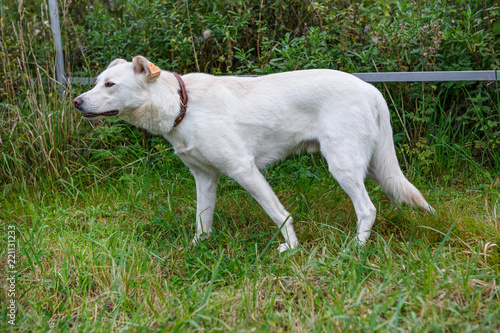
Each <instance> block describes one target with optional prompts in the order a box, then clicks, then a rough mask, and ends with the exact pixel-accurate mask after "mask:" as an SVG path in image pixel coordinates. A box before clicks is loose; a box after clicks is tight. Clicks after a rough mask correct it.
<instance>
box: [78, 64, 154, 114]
mask: <svg viewBox="0 0 500 333" xmlns="http://www.w3.org/2000/svg"><path fill="white" fill-rule="evenodd" d="M160 75H161V70H160V68H158V67H157V66H155V65H154V64H153V63H151V62H149V61H148V60H147V59H146V58H144V57H142V56H137V57H134V59H133V60H132V62H126V61H125V60H123V59H116V60H113V61H112V62H111V63H110V64H109V66H108V68H106V70H105V71H104V72H102V73H101V74H100V75H99V76H98V77H97V80H96V83H95V86H94V88H92V90H89V91H87V92H86V93H83V94H81V95H80V96H78V97H77V98H75V99H74V100H73V104H74V105H75V107H76V108H77V109H78V111H80V112H81V113H82V114H83V117H84V118H86V119H99V118H107V117H113V116H118V115H125V114H127V113H128V112H130V111H133V110H135V109H136V108H138V107H140V106H141V105H143V104H144V103H146V102H147V101H148V95H149V93H148V91H149V90H148V89H147V85H149V84H152V83H154V82H155V81H156V79H158V77H160Z"/></svg>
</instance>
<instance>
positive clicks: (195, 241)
mask: <svg viewBox="0 0 500 333" xmlns="http://www.w3.org/2000/svg"><path fill="white" fill-rule="evenodd" d="M209 237H210V235H208V234H201V235H196V236H194V238H193V240H192V242H193V244H195V245H196V244H198V243H199V242H201V241H204V240H207V239H208V238H209Z"/></svg>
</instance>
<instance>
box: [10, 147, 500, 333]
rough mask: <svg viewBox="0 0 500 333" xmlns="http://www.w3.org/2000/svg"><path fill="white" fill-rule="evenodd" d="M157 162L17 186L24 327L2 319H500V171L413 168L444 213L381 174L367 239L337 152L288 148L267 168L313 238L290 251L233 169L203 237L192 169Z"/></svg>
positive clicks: (368, 326)
mask: <svg viewBox="0 0 500 333" xmlns="http://www.w3.org/2000/svg"><path fill="white" fill-rule="evenodd" d="M164 154H165V155H167V154H168V156H170V155H171V154H172V153H171V152H170V151H169V150H167V151H165V152H164ZM145 161H146V160H145V159H142V160H139V161H138V162H136V163H134V164H133V165H130V166H128V167H125V168H123V169H121V170H120V171H117V172H116V173H118V174H119V175H117V174H116V173H115V174H114V175H113V177H107V176H106V175H105V173H102V174H101V175H100V176H99V177H96V179H95V181H94V182H91V183H89V184H86V186H83V184H79V183H78V180H77V179H75V181H71V180H70V181H61V186H60V187H59V189H60V190H58V191H53V192H43V191H38V192H34V191H27V192H16V191H15V190H12V191H11V192H9V193H5V196H4V199H5V200H4V202H3V203H2V208H3V209H2V213H1V214H2V215H1V219H2V224H3V225H4V227H3V229H4V239H6V238H7V228H8V226H10V225H15V226H16V229H15V237H16V240H17V245H16V246H17V249H16V259H17V261H16V263H15V269H16V270H17V275H16V278H15V279H16V280H15V297H11V298H7V300H10V299H15V302H16V303H15V304H16V307H17V313H16V315H15V326H12V325H10V324H9V323H8V320H9V318H8V317H6V315H7V314H8V310H7V309H6V307H5V306H4V307H3V308H4V310H3V311H2V317H3V318H2V324H1V325H2V330H8V329H15V330H18V331H30V332H41V331H48V330H52V331H67V330H69V331H79V332H80V331H92V332H95V331H97V332H108V331H111V330H113V331H134V332H142V331H144V332H147V331H179V332H185V331H239V332H245V331H252V332H254V331H255V332H269V331H272V332H289V331H290V332H306V331H307V332H309V331H325V332H340V331H389V330H391V331H397V330H399V331H415V332H424V331H456V332H465V331H481V332H488V331H491V332H494V331H498V330H499V329H500V260H499V259H500V251H499V248H498V244H500V226H499V224H500V223H499V222H500V221H499V217H498V207H499V202H498V199H499V191H498V184H499V178H498V176H491V177H490V178H489V179H484V178H483V177H482V176H480V175H478V176H477V177H468V178H464V177H460V175H458V176H456V177H443V179H440V180H426V179H425V178H424V177H422V176H421V175H419V174H418V173H417V172H416V171H417V169H412V168H409V169H408V170H407V171H406V173H407V174H409V175H408V176H409V178H410V179H411V181H412V182H414V183H415V184H416V185H417V187H419V188H420V189H421V190H422V192H423V193H424V195H425V196H426V198H427V199H428V201H429V203H431V205H433V206H434V207H435V208H436V210H437V214H436V215H430V214H427V213H425V212H424V211H420V210H415V209H412V208H410V207H407V206H402V207H394V206H392V205H391V203H390V202H389V201H388V199H387V198H386V196H385V195H384V194H383V192H382V191H381V190H380V189H379V188H378V186H377V185H376V184H375V183H373V182H371V181H367V188H368V189H369V193H370V196H371V198H372V200H373V201H374V203H375V205H376V207H377V209H378V216H377V222H376V224H375V229H374V232H373V234H372V237H371V239H370V241H369V242H368V244H367V245H366V246H364V247H359V246H357V245H356V242H355V240H354V237H355V230H356V220H355V214H354V210H353V207H352V205H351V202H350V201H349V198H348V197H347V195H346V194H345V193H344V192H343V191H342V190H341V189H340V187H339V186H338V184H337V183H336V182H335V181H334V180H333V178H332V177H331V176H330V175H329V174H328V172H327V168H326V166H325V162H324V160H323V159H322V158H321V157H320V156H319V155H312V156H300V157H292V158H289V159H287V160H286V161H285V162H284V163H281V164H276V165H273V166H272V167H271V168H269V169H268V170H265V172H264V173H265V175H266V178H267V179H268V180H269V181H270V183H271V185H272V186H273V188H274V189H275V191H276V192H277V193H278V196H279V198H280V199H281V200H282V202H283V203H284V205H285V207H287V208H288V209H289V210H290V211H292V212H293V216H294V218H295V221H296V222H295V228H296V231H297V235H298V237H299V240H300V241H301V245H302V246H301V247H300V248H299V249H297V250H292V251H287V252H285V253H283V254H279V253H278V251H277V247H278V243H279V242H280V241H281V239H280V237H281V236H280V235H278V229H277V227H276V226H275V225H274V224H273V223H272V221H271V220H270V219H269V218H268V217H267V216H266V215H265V213H264V212H263V210H262V209H261V208H260V206H259V205H258V204H257V203H256V202H255V201H254V200H253V198H251V197H250V196H249V195H248V194H247V193H245V192H244V191H243V190H242V189H241V188H240V186H239V185H238V184H236V183H235V182H234V181H232V180H231V179H228V178H223V179H222V181H221V183H220V185H219V189H218V201H217V208H216V212H215V221H214V228H215V232H214V234H213V235H212V236H211V238H210V239H209V240H207V241H204V242H202V243H200V244H198V245H192V244H191V242H190V240H191V239H192V237H193V236H194V220H195V208H196V207H195V186H194V180H193V179H192V177H191V175H190V174H189V171H188V170H187V168H185V167H183V166H182V164H181V163H180V161H178V160H177V159H176V158H175V157H172V156H170V158H167V162H165V161H164V160H162V159H156V160H154V159H152V158H151V159H149V162H145ZM485 172H486V171H485ZM495 177H496V178H495ZM445 178H449V179H450V180H445ZM2 250H3V251H4V253H5V252H6V248H5V247H4V248H3V249H2ZM2 257H4V258H5V256H4V255H2ZM6 264H7V262H6V260H5V259H4V260H2V262H1V265H6ZM1 268H2V269H4V270H5V269H6V267H1ZM4 295H5V294H4ZM4 304H6V303H4Z"/></svg>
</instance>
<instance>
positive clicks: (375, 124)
mask: <svg viewBox="0 0 500 333" xmlns="http://www.w3.org/2000/svg"><path fill="white" fill-rule="evenodd" d="M188 99H189V101H188ZM73 103H74V104H75V106H76V108H77V109H78V110H79V111H80V112H81V113H82V114H83V117H85V118H87V119H97V118H104V117H111V116H119V117H121V118H123V119H125V120H126V121H128V122H130V123H132V124H134V125H136V126H138V127H141V128H144V129H146V130H148V131H150V132H151V133H153V134H157V135H162V136H163V137H165V138H166V139H167V140H168V141H169V142H170V143H171V144H172V146H173V147H174V149H175V153H176V154H177V155H178V156H179V157H180V158H181V160H182V161H183V162H184V163H185V164H186V165H187V166H188V167H189V169H190V170H191V172H192V174H193V175H194V177H195V180H196V195H197V211H196V225H197V230H196V236H195V237H194V240H193V241H194V242H195V243H196V242H197V241H198V240H199V239H201V238H204V237H207V236H208V235H209V234H210V232H211V231H212V221H213V213H214V205H215V197H216V189H217V183H218V180H219V178H220V176H221V174H226V175H228V176H229V177H231V178H233V179H234V180H236V181H237V182H238V183H239V184H240V185H241V186H243V188H245V189H246V190H247V191H248V192H249V193H250V194H251V195H252V196H253V197H254V198H255V200H257V202H258V203H259V204H260V205H261V206H262V208H264V210H265V211H266V213H267V214H268V215H269V216H270V217H271V219H272V220H273V221H274V222H275V223H276V225H277V226H278V227H280V228H281V231H282V234H283V236H284V238H285V241H286V242H285V243H283V244H280V246H279V250H280V251H284V250H286V249H290V248H296V247H297V246H298V245H299V241H298V239H297V236H296V235H295V231H294V229H293V221H292V218H291V216H290V214H289V213H288V212H287V211H286V210H285V208H284V207H283V205H282V204H281V203H280V201H279V200H278V198H277V197H276V195H275V194H274V192H273V190H272V189H271V187H270V186H269V184H268V183H267V181H266V179H265V178H264V177H263V176H262V174H261V173H260V172H259V169H262V168H264V167H266V166H267V165H269V164H270V163H272V162H274V161H276V160H280V159H284V158H285V157H286V156H287V155H289V154H291V153H294V152H300V151H307V152H315V151H318V150H319V151H320V152H321V153H322V154H323V156H324V157H325V159H326V160H327V162H328V167H329V171H330V172H331V174H332V175H333V177H334V178H335V179H336V180H337V182H338V183H339V184H340V186H341V187H342V188H343V189H344V191H346V192H347V194H348V195H349V197H350V198H351V200H352V202H353V204H354V209H355V211H356V215H357V218H358V228H357V229H358V230H357V231H358V234H357V237H358V240H359V243H361V244H364V243H365V242H366V240H367V239H368V237H369V236H370V232H371V229H372V226H373V223H374V222H375V216H376V210H375V206H374V205H373V204H372V202H371V201H370V198H369V196H368V193H367V191H366V189H365V186H364V179H365V178H366V177H367V176H368V177H370V178H372V179H373V180H375V181H376V182H378V183H379V184H380V186H381V187H382V189H383V190H384V192H385V193H386V194H387V195H388V196H389V197H390V199H391V200H393V201H396V202H405V203H408V204H410V205H412V206H420V207H422V208H424V209H425V210H427V211H429V212H433V211H434V210H433V208H432V207H431V206H430V205H429V204H428V203H427V202H426V201H425V199H424V197H423V196H422V195H421V194H420V192H419V191H418V190H417V189H416V188H415V187H414V186H413V185H412V184H411V183H410V182H409V181H408V180H407V179H406V178H405V176H404V175H403V173H402V172H401V169H400V168H399V165H398V161H397V158H396V153H395V150H394V144H393V140H392V129H391V124H390V116H389V110H388V107H387V104H386V102H385V100H384V98H383V97H382V94H381V93H380V92H379V91H378V90H377V89H376V88H375V87H373V86H372V85H370V84H368V83H365V82H363V81H362V80H360V79H358V78H356V77H355V76H352V75H350V74H346V73H342V72H339V71H334V70H307V71H295V72H287V73H280V74H271V75H266V76H261V77H253V78H242V77H229V76H211V75H207V74H199V73H196V74H188V75H184V76H183V77H182V78H181V77H180V76H179V75H177V74H176V73H171V72H167V71H162V70H160V69H159V68H158V67H157V66H155V65H154V64H152V63H151V62H149V61H148V60H146V59H145V58H144V57H141V56H137V57H135V58H134V59H133V60H132V62H131V63H130V62H126V61H125V60H122V59H117V60H114V61H113V62H111V64H110V65H109V66H108V68H107V69H106V70H105V71H104V72H103V73H101V74H100V75H99V77H98V78H97V81H96V85H95V87H94V88H93V89H92V90H90V91H88V92H86V93H84V94H82V95H80V96H79V97H77V98H75V100H74V101H73ZM184 116H185V118H184ZM183 119H184V120H183ZM283 224H284V225H283Z"/></svg>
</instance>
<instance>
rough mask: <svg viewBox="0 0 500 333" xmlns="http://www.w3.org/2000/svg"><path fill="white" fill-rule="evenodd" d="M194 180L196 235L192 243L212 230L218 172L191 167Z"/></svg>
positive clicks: (203, 237)
mask: <svg viewBox="0 0 500 333" xmlns="http://www.w3.org/2000/svg"><path fill="white" fill-rule="evenodd" d="M191 172H192V174H193V176H194V179H195V180H196V236H195V237H194V239H193V243H197V242H198V241H199V240H202V239H206V238H208V236H209V235H210V233H211V232H212V223H213V216H214V209H215V197H216V192H217V183H218V182H219V179H220V174H218V173H216V172H207V171H205V170H201V169H198V168H196V169H194V168H191Z"/></svg>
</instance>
